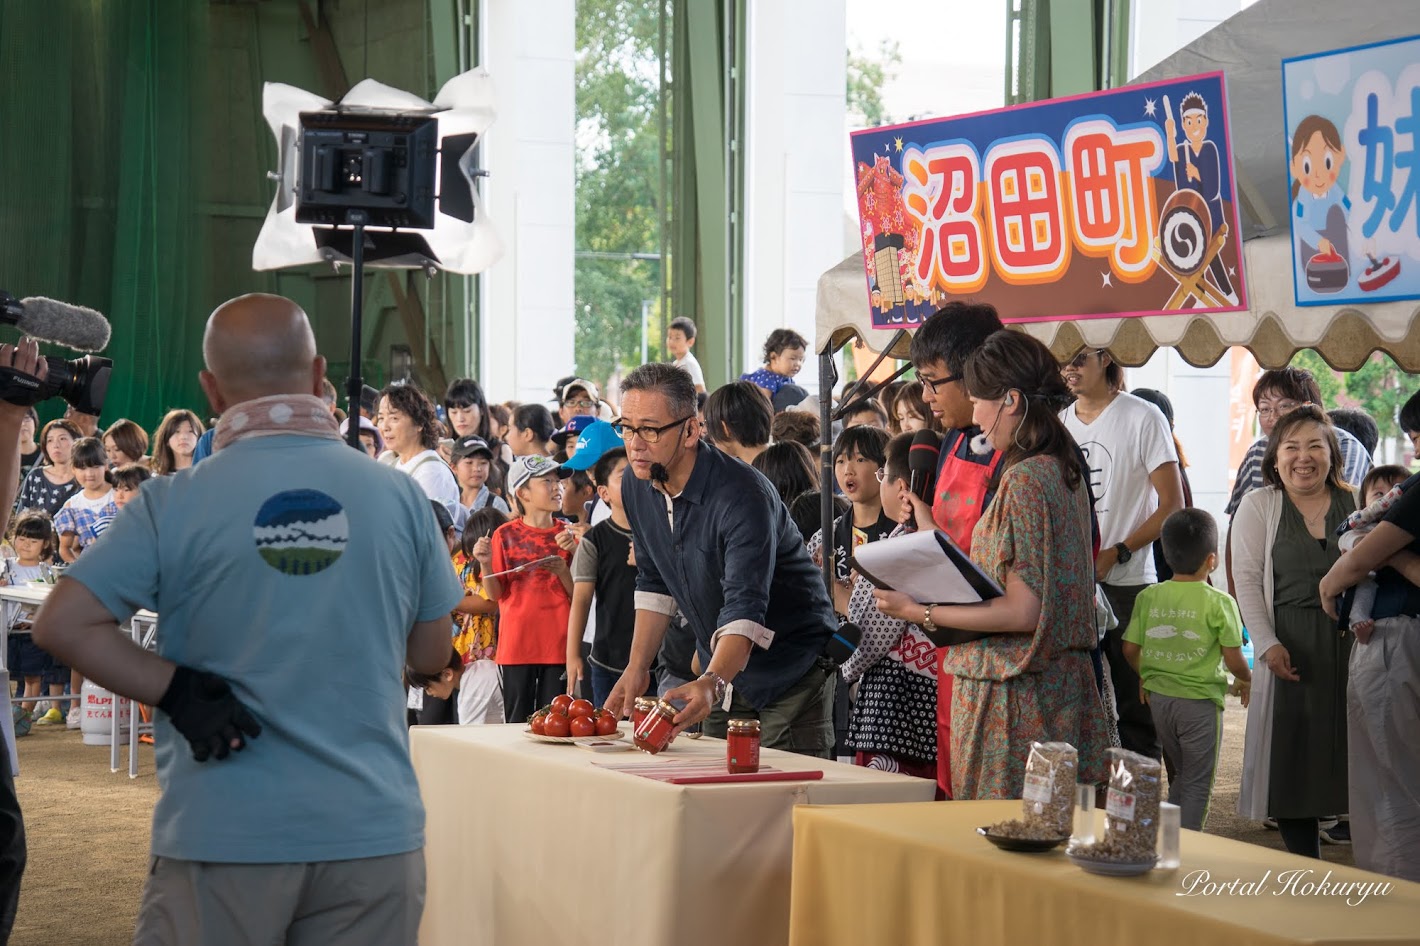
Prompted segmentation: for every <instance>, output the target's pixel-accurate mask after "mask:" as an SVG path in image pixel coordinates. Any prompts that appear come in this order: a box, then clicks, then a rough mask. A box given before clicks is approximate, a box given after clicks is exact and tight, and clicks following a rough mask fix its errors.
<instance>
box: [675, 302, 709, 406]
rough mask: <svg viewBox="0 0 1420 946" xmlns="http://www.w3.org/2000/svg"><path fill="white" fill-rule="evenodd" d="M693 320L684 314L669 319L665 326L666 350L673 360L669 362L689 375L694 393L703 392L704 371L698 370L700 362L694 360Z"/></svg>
mask: <svg viewBox="0 0 1420 946" xmlns="http://www.w3.org/2000/svg"><path fill="white" fill-rule="evenodd" d="M694 347H695V322H694V321H692V320H691V319H688V318H686V317H685V316H683V315H682V316H680V317H678V318H674V319H671V324H670V325H668V326H666V351H668V352H670V355H671V357H672V358H673V359H675V360H674V361H672V362H671V364H673V365H675V366H676V367H677V368H679V369H681V370H682V371H684V372H685V373H686V374H688V375H690V382H691V384H694V385H695V393H696V394H703V393H705V372H703V371H701V370H700V362H698V361H696V360H695V352H693V351H691V349H692V348H694Z"/></svg>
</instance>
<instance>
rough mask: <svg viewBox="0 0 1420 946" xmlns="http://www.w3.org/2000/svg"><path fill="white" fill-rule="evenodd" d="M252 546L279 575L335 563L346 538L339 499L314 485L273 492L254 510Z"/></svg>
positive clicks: (347, 525)
mask: <svg viewBox="0 0 1420 946" xmlns="http://www.w3.org/2000/svg"><path fill="white" fill-rule="evenodd" d="M252 532H253V533H254V535H255V538H256V550H257V552H258V553H260V554H261V557H262V559H263V560H264V561H265V562H266V564H268V565H270V566H271V567H272V568H274V569H276V570H277V571H278V572H281V574H283V575H315V574H318V573H320V572H323V571H325V570H326V569H327V568H329V567H330V566H332V565H334V564H335V560H336V559H338V558H340V554H341V553H342V552H344V551H345V545H346V543H347V542H349V541H350V523H349V521H348V520H347V519H346V518H345V510H344V509H343V508H342V507H341V505H340V503H338V502H336V501H335V500H334V499H331V498H330V497H329V496H327V495H326V494H325V493H322V492H320V491H318V490H314V489H292V490H287V491H286V492H284V493H277V494H276V495H275V496H272V497H271V498H270V499H268V500H267V501H266V502H264V503H262V504H261V508H260V509H259V510H257V513H256V524H255V526H254V527H253V529H252Z"/></svg>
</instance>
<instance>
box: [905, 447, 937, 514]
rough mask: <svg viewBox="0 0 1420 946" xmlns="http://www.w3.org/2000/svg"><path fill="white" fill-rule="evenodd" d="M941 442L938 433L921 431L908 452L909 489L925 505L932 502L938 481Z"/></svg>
mask: <svg viewBox="0 0 1420 946" xmlns="http://www.w3.org/2000/svg"><path fill="white" fill-rule="evenodd" d="M941 442H942V438H941V437H940V436H939V435H938V434H937V433H936V432H934V431H931V430H925V429H924V430H919V431H917V433H916V434H915V435H913V437H912V447H911V448H910V449H909V450H908V451H907V471H908V474H909V479H908V488H909V489H911V490H912V492H913V493H914V494H916V496H917V498H918V499H920V500H922V501H923V502H924V503H930V502H931V501H932V488H933V486H934V485H935V483H936V479H937V449H938V447H939V446H940V445H941Z"/></svg>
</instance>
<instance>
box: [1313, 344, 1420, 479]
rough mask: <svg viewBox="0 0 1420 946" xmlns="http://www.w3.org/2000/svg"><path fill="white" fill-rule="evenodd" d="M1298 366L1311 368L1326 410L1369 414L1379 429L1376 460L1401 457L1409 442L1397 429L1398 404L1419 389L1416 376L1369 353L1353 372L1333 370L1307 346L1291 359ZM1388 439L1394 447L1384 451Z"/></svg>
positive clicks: (1386, 358) (1386, 356)
mask: <svg viewBox="0 0 1420 946" xmlns="http://www.w3.org/2000/svg"><path fill="white" fill-rule="evenodd" d="M1292 364H1293V365H1294V366H1295V367H1298V368H1305V369H1307V370H1308V371H1310V372H1311V373H1312V374H1313V375H1314V376H1315V377H1316V380H1317V386H1318V387H1320V388H1321V397H1322V401H1323V402H1324V403H1325V405H1326V407H1327V409H1328V410H1330V409H1331V408H1335V407H1356V408H1360V409H1361V410H1363V411H1365V412H1366V413H1367V414H1370V415H1371V417H1372V418H1373V419H1374V420H1375V422H1376V427H1377V428H1378V429H1379V430H1380V435H1381V446H1380V447H1379V449H1377V451H1376V454H1377V456H1376V462H1377V463H1398V462H1400V461H1401V460H1402V459H1403V458H1404V454H1405V452H1406V448H1407V447H1408V442H1407V441H1406V439H1405V437H1404V434H1403V433H1402V431H1401V429H1400V424H1399V422H1398V418H1399V415H1400V407H1401V405H1402V404H1404V403H1405V401H1406V400H1407V399H1408V398H1409V397H1410V395H1412V394H1414V393H1415V391H1416V390H1417V389H1420V383H1417V379H1416V376H1415V375H1411V374H1407V373H1406V372H1404V371H1402V370H1401V369H1400V367H1399V366H1398V365H1396V363H1395V362H1394V361H1393V360H1392V359H1391V357H1390V356H1389V355H1385V354H1382V353H1381V352H1374V353H1372V355H1371V357H1370V358H1367V359H1366V362H1365V364H1363V365H1361V367H1360V368H1358V369H1356V370H1355V371H1334V370H1332V368H1331V366H1329V365H1328V364H1327V363H1326V362H1325V361H1323V360H1322V359H1321V356H1320V355H1318V354H1317V353H1316V352H1314V351H1312V350H1310V349H1308V350H1306V351H1302V352H1299V353H1298V354H1297V356H1296V357H1295V358H1293V359H1292ZM1387 439H1393V440H1394V446H1395V449H1394V450H1393V451H1391V452H1387V449H1386V441H1387Z"/></svg>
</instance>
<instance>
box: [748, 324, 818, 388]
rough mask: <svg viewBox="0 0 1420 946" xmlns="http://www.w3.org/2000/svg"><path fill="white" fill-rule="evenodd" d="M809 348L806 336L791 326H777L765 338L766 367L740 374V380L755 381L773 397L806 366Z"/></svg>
mask: <svg viewBox="0 0 1420 946" xmlns="http://www.w3.org/2000/svg"><path fill="white" fill-rule="evenodd" d="M808 350H809V343H808V339H806V338H804V336H802V335H800V334H799V333H798V332H796V331H794V330H793V329H791V328H776V329H775V330H774V331H772V332H770V333H769V337H768V338H767V339H765V340H764V367H763V368H760V369H759V370H758V371H750V372H747V373H745V374H742V375H740V380H741V381H752V382H754V383H755V384H757V385H759V386H760V387H761V388H763V389H764V393H765V394H767V395H769V396H770V397H771V398H772V397H774V395H775V393H776V392H778V390H779V389H780V388H782V387H783V386H784V385H786V384H788V383H789V382H790V381H792V380H793V379H794V375H796V374H798V373H799V370H800V369H801V368H803V367H804V356H805V355H806V354H807V353H808Z"/></svg>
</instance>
